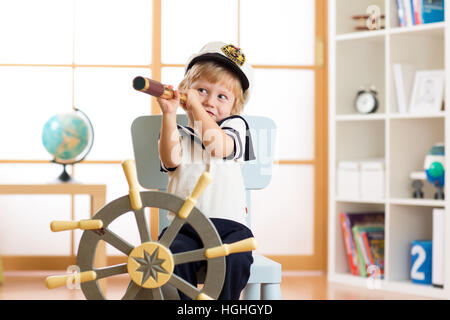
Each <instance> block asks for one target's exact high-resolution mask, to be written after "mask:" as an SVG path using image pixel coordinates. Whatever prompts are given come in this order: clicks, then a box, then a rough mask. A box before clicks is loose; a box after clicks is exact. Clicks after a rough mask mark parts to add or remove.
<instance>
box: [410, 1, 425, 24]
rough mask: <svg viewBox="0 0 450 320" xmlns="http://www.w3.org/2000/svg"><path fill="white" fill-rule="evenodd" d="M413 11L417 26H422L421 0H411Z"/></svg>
mask: <svg viewBox="0 0 450 320" xmlns="http://www.w3.org/2000/svg"><path fill="white" fill-rule="evenodd" d="M411 4H412V8H411V9H412V10H413V13H414V21H415V24H422V23H423V21H422V13H421V12H422V10H421V8H420V0H411Z"/></svg>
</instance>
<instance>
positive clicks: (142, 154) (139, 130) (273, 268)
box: [131, 115, 282, 300]
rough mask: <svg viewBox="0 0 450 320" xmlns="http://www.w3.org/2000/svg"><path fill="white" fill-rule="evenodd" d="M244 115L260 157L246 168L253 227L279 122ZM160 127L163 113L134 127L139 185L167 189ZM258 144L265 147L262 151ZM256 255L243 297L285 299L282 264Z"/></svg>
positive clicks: (182, 120)
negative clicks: (254, 201)
mask: <svg viewBox="0 0 450 320" xmlns="http://www.w3.org/2000/svg"><path fill="white" fill-rule="evenodd" d="M244 118H245V119H246V121H247V122H248V124H249V127H250V132H251V135H252V140H253V147H254V152H255V155H256V160H252V161H247V162H245V164H244V165H243V168H242V173H243V177H244V183H245V187H246V190H247V191H246V195H247V207H248V215H247V225H248V226H250V222H251V219H250V218H251V215H250V213H251V206H250V205H251V201H250V199H251V198H250V197H251V194H250V191H251V190H258V189H263V188H264V187H266V186H267V185H268V184H269V183H270V180H271V173H272V164H273V156H274V143H273V142H274V140H275V133H276V125H275V123H274V122H273V120H271V119H269V118H267V117H259V116H245V117H244ZM187 122H188V120H187V116H186V115H177V123H178V124H180V125H187ZM160 128H161V116H160V115H151V116H142V117H139V118H136V119H135V120H134V122H133V124H132V126H131V136H132V141H133V149H134V157H135V161H136V172H137V179H138V182H139V184H140V185H141V186H142V187H144V188H147V189H158V190H166V188H167V183H168V177H167V174H165V173H163V172H161V171H160V159H159V154H158V137H159V134H160ZM258 147H261V150H260V149H259V148H258ZM259 151H261V152H259ZM260 154H262V156H261V157H259V155H260ZM166 213H167V212H164V210H160V215H159V230H160V231H161V230H162V229H163V228H164V227H166V226H168V225H169V221H168V219H167V217H166V216H167V215H166ZM253 258H254V262H253V264H252V266H251V270H250V279H249V280H248V284H247V286H246V288H245V289H244V291H243V293H242V298H243V299H246V300H259V299H261V300H272V299H281V298H282V297H281V290H280V283H281V265H280V264H279V263H277V262H275V261H273V260H270V259H268V258H266V257H264V256H262V255H258V254H253ZM200 277H201V275H200Z"/></svg>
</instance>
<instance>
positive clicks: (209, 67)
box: [178, 61, 248, 115]
mask: <svg viewBox="0 0 450 320" xmlns="http://www.w3.org/2000/svg"><path fill="white" fill-rule="evenodd" d="M223 73H226V74H228V75H229V76H230V77H231V79H233V80H234V81H231V82H230V86H229V89H230V90H231V91H232V92H233V94H234V97H235V100H234V105H233V108H232V109H231V115H235V114H240V113H241V112H242V110H243V109H244V102H245V100H246V99H247V95H248V90H246V92H245V93H244V92H243V90H242V85H241V81H240V80H239V78H238V77H237V76H236V75H235V74H234V73H233V72H232V71H230V70H229V69H227V68H225V67H223V66H222V65H220V64H217V63H215V62H212V61H201V62H197V63H196V64H194V65H193V66H192V67H191V68H190V69H189V70H188V72H187V73H186V75H185V76H184V79H183V80H182V81H181V82H180V84H179V86H178V90H186V89H189V88H190V87H191V86H192V84H193V83H194V82H195V81H197V80H198V79H200V78H204V79H206V80H207V81H209V82H212V83H217V82H219V81H220V80H222V79H223Z"/></svg>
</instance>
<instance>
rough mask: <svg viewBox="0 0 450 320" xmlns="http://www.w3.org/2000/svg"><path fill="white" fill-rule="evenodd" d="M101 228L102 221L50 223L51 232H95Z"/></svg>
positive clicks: (59, 221)
mask: <svg viewBox="0 0 450 320" xmlns="http://www.w3.org/2000/svg"><path fill="white" fill-rule="evenodd" d="M102 227H103V221H102V220H80V221H61V220H55V221H52V222H51V223H50V229H51V230H52V231H53V232H58V231H65V230H75V229H81V230H96V229H101V228H102Z"/></svg>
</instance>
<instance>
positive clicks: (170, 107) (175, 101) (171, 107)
mask: <svg viewBox="0 0 450 320" xmlns="http://www.w3.org/2000/svg"><path fill="white" fill-rule="evenodd" d="M168 87H169V88H170V89H172V90H173V86H171V85H168ZM156 101H158V104H159V107H160V108H161V112H162V113H163V114H176V113H177V108H178V105H179V104H180V93H179V92H178V91H177V90H174V91H173V98H172V99H164V98H161V97H159V98H156Z"/></svg>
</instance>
